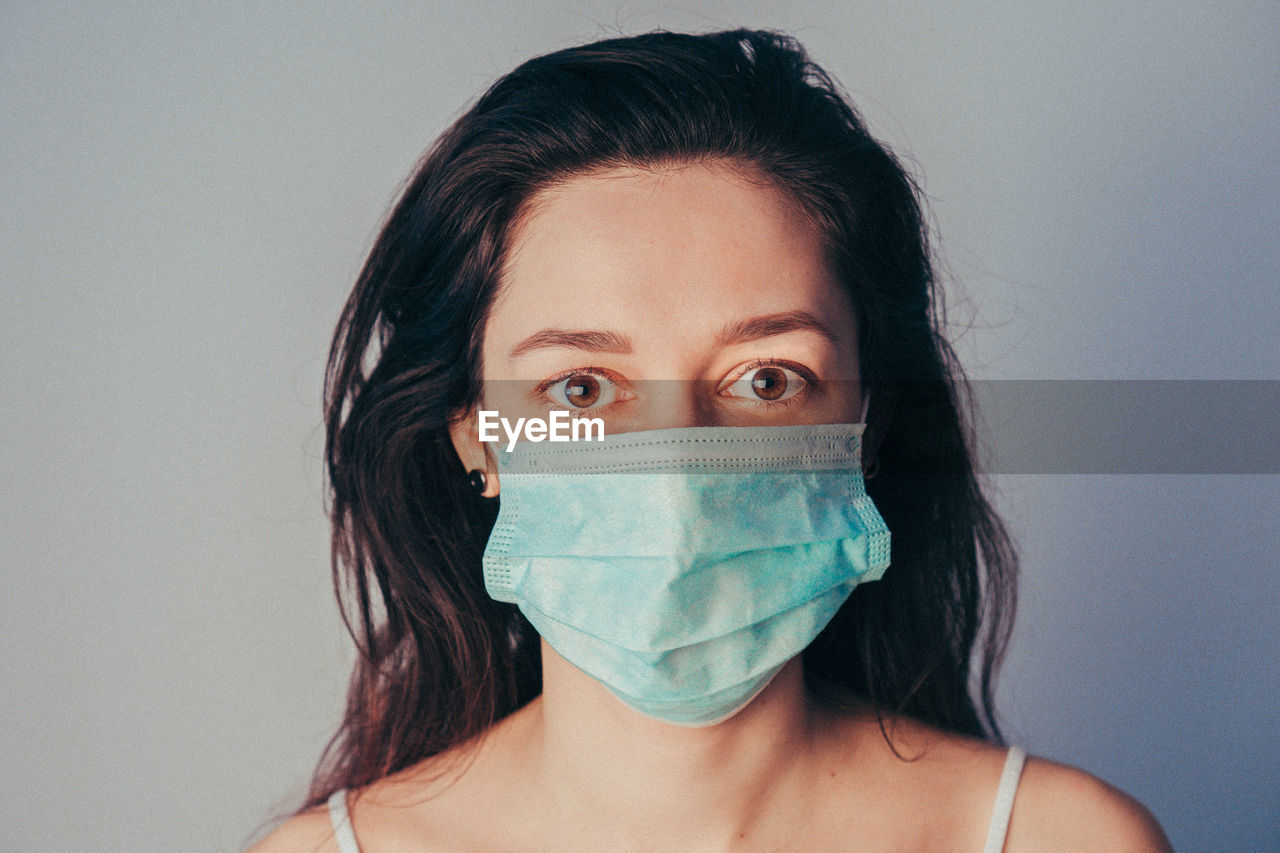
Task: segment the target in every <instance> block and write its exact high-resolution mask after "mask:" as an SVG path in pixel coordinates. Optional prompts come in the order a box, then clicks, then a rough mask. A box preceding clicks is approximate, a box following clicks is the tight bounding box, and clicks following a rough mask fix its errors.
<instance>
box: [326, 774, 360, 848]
mask: <svg viewBox="0 0 1280 853" xmlns="http://www.w3.org/2000/svg"><path fill="white" fill-rule="evenodd" d="M329 823H331V824H333V835H334V838H335V839H336V840H337V842H338V851H339V853H360V845H359V844H357V843H356V833H355V830H353V829H352V828H351V815H350V814H349V813H348V812H347V789H346V788H342V789H341V790H338V791H334V792H333V796H331V797H329Z"/></svg>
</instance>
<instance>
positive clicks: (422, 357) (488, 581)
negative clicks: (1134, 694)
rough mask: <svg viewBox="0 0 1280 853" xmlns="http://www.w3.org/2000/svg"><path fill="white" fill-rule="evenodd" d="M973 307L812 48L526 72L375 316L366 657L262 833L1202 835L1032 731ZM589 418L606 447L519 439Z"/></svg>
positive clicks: (355, 391) (656, 841)
mask: <svg viewBox="0 0 1280 853" xmlns="http://www.w3.org/2000/svg"><path fill="white" fill-rule="evenodd" d="M934 300H935V292H934V277H933V272H932V269H931V261H930V255H929V250H928V245H927V240H926V229H925V227H924V225H923V222H922V216H921V211H920V208H919V204H918V201H917V195H916V192H915V188H914V186H913V184H912V182H911V180H910V178H909V177H908V176H907V175H906V174H905V173H904V171H903V170H902V168H901V167H900V166H899V164H898V163H897V161H896V160H895V159H894V158H893V156H892V155H891V154H890V153H889V152H887V151H886V150H885V149H884V148H883V147H882V146H881V145H879V144H878V143H877V142H876V141H875V140H873V139H872V138H871V137H870V136H869V135H868V134H867V132H866V130H865V128H864V127H863V125H862V123H861V121H860V120H859V118H858V117H857V115H856V113H855V112H854V111H853V109H852V107H851V106H850V105H849V104H848V103H847V101H846V100H845V99H844V98H843V96H842V95H841V94H840V93H839V91H838V89H837V88H836V86H835V85H834V83H833V82H832V81H831V80H830V79H829V78H828V77H827V76H826V75H825V74H824V73H823V72H822V71H821V70H820V69H818V68H816V67H815V66H813V65H812V64H811V63H809V62H808V61H807V59H806V58H805V56H804V54H803V52H802V50H801V48H800V47H799V46H798V45H797V44H796V43H795V42H793V41H792V40H790V39H788V38H785V37H783V36H779V35H777V34H771V33H765V32H753V31H734V32H724V33H714V34H709V35H702V36H691V35H681V34H672V33H653V34H649V35H644V36H639V37H636V38H627V39H614V40H609V41H603V42H598V43H595V44H591V45H587V46H584V47H579V48H573V49H569V50H564V51H560V52H558V53H554V54H550V55H547V56H543V57H539V58H536V59H533V60H531V61H529V62H526V63H525V64H523V65H522V66H520V67H519V68H517V69H516V70H515V71H514V72H512V73H511V74H509V75H507V76H506V77H504V78H503V79H502V80H500V81H498V83H496V84H495V85H494V86H493V87H492V88H491V89H490V90H489V92H488V93H486V94H485V95H484V96H483V97H482V98H481V100H480V101H479V102H478V103H477V104H476V105H475V106H474V107H473V108H472V109H471V110H470V111H468V112H467V113H466V114H465V115H464V116H463V117H462V118H461V119H459V120H458V121H457V122H456V123H455V124H454V125H453V126H452V127H451V128H450V129H449V130H448V131H447V132H446V133H445V134H444V135H443V136H442V137H441V139H440V140H439V141H438V142H437V143H436V144H435V146H434V147H433V148H432V149H431V151H430V152H429V153H428V154H427V156H426V158H425V159H424V160H423V162H422V164H421V165H420V167H419V168H418V170H417V172H416V174H415V175H414V177H413V179H412V180H411V182H410V183H409V185H408V187H407V188H406V190H405V191H404V193H403V196H402V198H401V199H400V201H399V203H398V204H397V206H396V208H395V210H394V211H393V213H392V214H391V216H390V219H389V220H388V222H387V224H386V226H385V228H384V229H383V232H382V234H381V236H380V238H379V240H378V242H377V244H376V245H375V247H374V249H373V251H372V253H371V255H370V258H369V260H368V262H367V264H366V266H365V268H364V270H363V272H362V274H361V276H360V279H359V282H358V283H357V286H356V289H355V291H354V293H353V294H352V296H351V298H350V300H349V302H348V304H347V307H346V310H345V312H344V315H343V317H342V320H341V322H340V324H339V327H338V332H337V335H336V337H335V341H334V347H333V350H332V355H331V360H330V370H329V376H328V413H327V414H328V458H327V461H328V471H329V477H330V482H331V487H332V490H333V503H332V513H333V519H334V542H333V546H334V550H333V553H334V577H335V583H336V585H337V586H338V591H339V595H340V597H344V596H345V600H347V601H348V602H349V606H348V607H347V608H346V609H344V612H345V613H347V614H348V620H349V623H350V622H352V621H354V624H353V625H352V628H353V633H354V634H355V636H356V637H357V641H358V644H359V646H360V653H361V657H360V661H359V663H358V664H357V667H356V671H355V673H354V675H353V679H352V685H351V693H350V696H349V699H348V706H347V713H346V718H345V720H344V722H343V725H342V727H341V729H340V731H339V732H338V734H337V736H336V737H335V739H334V741H333V743H332V744H331V748H330V750H329V752H328V753H327V754H326V757H325V759H324V760H323V761H322V762H321V766H320V768H319V770H318V771H317V774H316V777H315V779H314V781H313V784H312V788H311V792H310V797H309V799H308V802H307V803H306V804H305V805H304V807H303V808H302V809H301V810H300V811H299V813H298V814H297V815H296V816H295V817H294V818H293V819H291V820H290V821H288V822H287V823H286V824H285V825H284V826H282V827H281V828H280V829H279V830H277V831H276V832H275V833H274V834H273V835H271V836H270V837H269V838H268V839H266V840H265V841H264V842H262V844H261V845H260V846H259V847H258V848H257V849H259V850H261V851H275V850H330V851H343V853H349V851H353V850H357V849H358V850H363V851H366V853H376V852H377V851H379V850H392V849H413V850H525V849H529V850H534V849H537V850H543V849H591V850H597V849H680V850H698V849H716V850H723V849H735V850H736V849H742V850H757V849H761V850H763V849H768V850H773V849H798V850H835V849H866V850H897V849H930V850H934V849H947V850H950V849H956V850H977V849H983V848H984V846H985V849H988V850H1000V849H1007V850H1045V849H1072V850H1077V849H1090V850H1093V849H1120V850H1160V849H1166V848H1167V842H1166V841H1165V839H1164V837H1163V834H1162V833H1161V831H1160V829H1159V827H1158V826H1157V825H1156V823H1155V822H1154V820H1153V819H1152V818H1151V816H1150V815H1149V814H1148V813H1147V812H1146V811H1145V810H1144V809H1143V808H1142V807H1141V806H1140V805H1139V804H1137V803H1136V802H1134V801H1132V800H1130V799H1129V798H1127V797H1125V796H1124V795H1123V794H1121V793H1119V792H1117V791H1115V790H1114V789H1111V788H1109V787H1108V786H1106V785H1104V784H1103V783H1101V782H1099V781H1098V780H1096V779H1094V778H1093V777H1091V776H1089V775H1087V774H1085V773H1083V772H1081V771H1078V770H1075V769H1072V768H1068V767H1063V766H1060V765H1056V764H1053V763H1051V762H1047V761H1041V760H1038V759H1031V760H1029V761H1028V762H1027V763H1026V765H1025V769H1024V768H1023V765H1022V763H1021V762H1022V756H1021V753H1020V751H1018V750H1016V749H1010V750H1006V749H1005V748H1003V747H1001V746H999V745H998V744H999V733H998V730H997V727H996V723H995V719H994V712H993V706H992V693H993V677H994V672H995V668H996V666H997V664H998V661H999V659H1000V656H1001V653H1002V651H1003V647H1004V643H1005V640H1006V637H1007V635H1008V630H1009V619H1010V617H1011V615H1012V599H1013V589H1014V581H1015V559H1014V555H1013V552H1012V548H1011V547H1010V545H1009V542H1008V540H1007V537H1006V534H1005V532H1004V530H1003V528H1002V526H1001V524H1000V522H999V520H998V519H997V518H996V516H995V515H994V514H993V512H992V510H991V508H990V507H989V505H988V504H987V502H986V501H985V499H984V498H983V495H982V492H981V490H980V488H979V485H978V482H977V480H976V478H975V476H974V474H973V469H972V465H971V463H970V455H969V453H970V451H969V441H968V438H967V433H966V431H965V427H964V424H963V419H962V417H961V413H960V408H961V406H960V401H961V400H962V399H963V398H962V392H963V388H964V385H963V378H962V375H961V372H960V369H959V366H958V365H957V363H956V361H955V359H954V357H953V355H952V354H951V351H950V349H949V348H948V346H947V344H946V343H945V341H944V340H943V338H942V337H941V335H940V332H939V325H940V324H939V320H938V317H937V313H936V308H935V301H934ZM553 411H571V412H574V413H575V414H580V415H584V416H586V417H589V418H595V419H597V420H598V421H599V422H600V423H601V424H602V425H603V427H604V432H605V438H604V440H603V441H601V442H600V443H599V444H598V445H593V444H592V442H591V441H579V442H569V443H561V444H552V443H546V444H542V443H539V442H537V441H536V440H535V439H536V438H537V437H538V436H537V434H530V433H528V432H525V433H523V438H524V440H523V441H519V442H517V441H514V438H515V437H516V436H515V434H514V432H512V431H511V424H527V423H528V422H529V419H530V418H540V417H541V418H543V419H549V417H548V416H549V413H551V412H553ZM486 413H487V414H486ZM496 418H504V419H506V421H507V426H506V427H504V429H506V430H507V432H506V433H502V434H501V439H500V443H497V444H494V443H490V442H489V441H487V440H482V439H486V438H489V439H491V438H493V436H494V433H493V430H495V429H496V427H495V426H494V424H495V423H496V422H497V421H496V420H495V419H496ZM522 418H523V419H524V420H523V421H522V420H520V419H522ZM864 424H865V426H864ZM482 427H486V428H491V429H490V431H489V432H488V434H487V436H486V433H485V432H484V431H482ZM508 435H510V436H511V437H512V439H513V440H512V441H511V442H510V443H509V444H508V442H507V436H508ZM691 448H693V449H692V450H691ZM592 454H595V455H592ZM601 460H603V461H601ZM539 466H541V467H539ZM864 467H865V473H864ZM495 498H497V499H498V500H494V499H495ZM499 506H500V507H501V509H500V510H499ZM495 518H496V522H495ZM890 536H891V548H890V538H889V537H890ZM971 689H972V693H971ZM326 805H327V807H326ZM357 839H358V840H357Z"/></svg>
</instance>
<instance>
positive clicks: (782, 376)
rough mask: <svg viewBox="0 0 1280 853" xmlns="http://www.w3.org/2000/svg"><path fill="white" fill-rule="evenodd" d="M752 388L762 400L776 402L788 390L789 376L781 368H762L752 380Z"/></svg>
mask: <svg viewBox="0 0 1280 853" xmlns="http://www.w3.org/2000/svg"><path fill="white" fill-rule="evenodd" d="M751 387H752V388H754V389H755V392H756V396H757V397H759V398H760V399H761V400H776V399H778V398H779V397H781V396H782V395H783V394H784V393H786V390H787V374H786V373H784V372H783V370H782V368H780V367H762V368H760V369H759V370H758V371H756V375H755V377H754V378H752V380H751Z"/></svg>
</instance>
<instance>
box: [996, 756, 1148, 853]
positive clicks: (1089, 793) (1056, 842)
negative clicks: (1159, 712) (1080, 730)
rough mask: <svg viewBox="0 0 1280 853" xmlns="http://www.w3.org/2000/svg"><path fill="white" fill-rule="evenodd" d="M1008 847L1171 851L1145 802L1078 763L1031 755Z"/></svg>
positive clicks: (1019, 787)
mask: <svg viewBox="0 0 1280 853" xmlns="http://www.w3.org/2000/svg"><path fill="white" fill-rule="evenodd" d="M1006 849H1007V850H1010V851H1013V853H1016V851H1019V850H1036V851H1041V850H1043V851H1055V850H1098V851H1108V850H1115V851H1167V850H1172V849H1173V848H1172V847H1171V846H1170V845H1169V839H1168V838H1166V837H1165V834H1164V831H1163V830H1162V829H1161V828H1160V824H1159V823H1157V822H1156V819H1155V817H1154V816H1153V815H1152V814H1151V812H1150V811H1148V810H1147V808H1146V807H1145V806H1143V805H1142V803H1140V802H1138V801H1137V800H1135V799H1134V798H1133V797H1130V796H1129V795H1128V794H1126V793H1124V792H1123V791H1120V790H1119V789H1117V788H1114V787H1112V786H1111V785H1108V784H1107V783H1106V782H1103V781H1102V780H1101V779H1098V778H1097V777H1096V776H1092V775H1090V774H1088V773H1086V772H1084V771H1083V770H1079V769H1077V768H1075V767H1068V766H1067V765H1065V764H1058V763H1056V762H1053V761H1046V760H1044V759H1040V758H1028V759H1027V765H1026V768H1025V769H1024V770H1023V773H1022V780H1021V782H1020V783H1019V785H1018V793H1017V797H1016V798H1015V800H1014V805H1013V815H1012V818H1011V820H1010V823H1009V836H1008V842H1007V846H1006Z"/></svg>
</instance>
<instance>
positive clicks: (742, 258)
mask: <svg viewBox="0 0 1280 853" xmlns="http://www.w3.org/2000/svg"><path fill="white" fill-rule="evenodd" d="M847 300H848V297H847V296H846V295H845V294H844V292H843V289H842V288H840V287H839V285H838V283H837V281H836V279H835V276H834V275H833V274H832V272H831V268H830V265H829V263H828V262H827V258H826V253H825V251H824V249H823V245H822V240H821V235H820V232H819V230H818V229H817V227H816V226H815V225H814V224H813V222H812V220H811V219H810V218H809V217H808V216H806V215H805V214H804V213H803V212H802V210H801V209H800V207H799V205H798V204H796V203H795V202H794V201H793V200H792V199H791V198H790V197H789V196H788V195H787V194H786V193H784V192H783V191H781V190H779V189H777V188H776V187H774V186H773V185H771V184H769V183H768V182H766V181H764V180H762V179H760V178H759V177H756V176H754V175H752V174H751V173H748V172H744V171H742V170H741V169H738V168H736V167H733V166H730V165H728V164H723V163H701V164H692V165H682V166H670V167H662V168H654V169H640V168H634V167H620V168H614V169H609V170H606V171H599V172H593V173H590V174H586V175H579V176H575V177H572V178H569V179H567V180H565V181H562V182H560V183H558V184H555V185H553V186H552V187H549V188H547V189H545V190H543V191H541V192H539V193H538V194H537V195H536V196H535V197H534V198H533V199H531V200H530V202H529V204H528V205H527V206H526V208H525V210H524V212H523V215H522V217H521V218H520V221H519V222H518V223H517V225H516V226H515V228H514V229H513V232H512V239H511V242H510V248H509V250H508V253H507V257H506V261H505V264H504V267H503V274H502V286H501V288H500V294H499V297H498V300H497V301H496V303H495V305H494V309H493V311H491V313H490V317H489V322H488V324H487V328H486V334H485V338H486V340H485V352H486V361H488V360H489V358H490V357H494V358H500V357H501V355H502V353H503V352H504V349H503V348H504V347H508V348H509V346H510V345H511V344H512V343H514V342H515V341H518V340H521V339H522V338H523V337H524V336H525V335H527V334H529V333H530V332H531V331H535V330H538V329H542V328H557V329H566V328H571V329H596V328H600V329H617V330H621V331H625V332H626V333H627V334H628V335H629V336H631V337H632V338H633V339H636V340H639V341H644V340H646V339H648V340H654V341H659V342H660V341H670V340H673V339H674V340H679V339H681V338H682V336H683V337H684V338H685V339H688V336H690V335H692V336H694V337H696V336H697V334H698V330H704V332H705V330H707V329H709V328H716V327H718V326H717V324H724V323H728V322H734V321H737V320H740V319H742V318H743V317H744V316H752V315H763V314H770V313H780V312H785V311H808V312H810V313H814V314H815V315H817V316H827V317H832V318H839V317H840V316H842V315H845V314H850V313H851V312H850V309H849V307H848V304H847ZM849 322H852V321H851V320H850V321H849ZM489 363H490V364H492V363H493V362H492V361H489Z"/></svg>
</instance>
